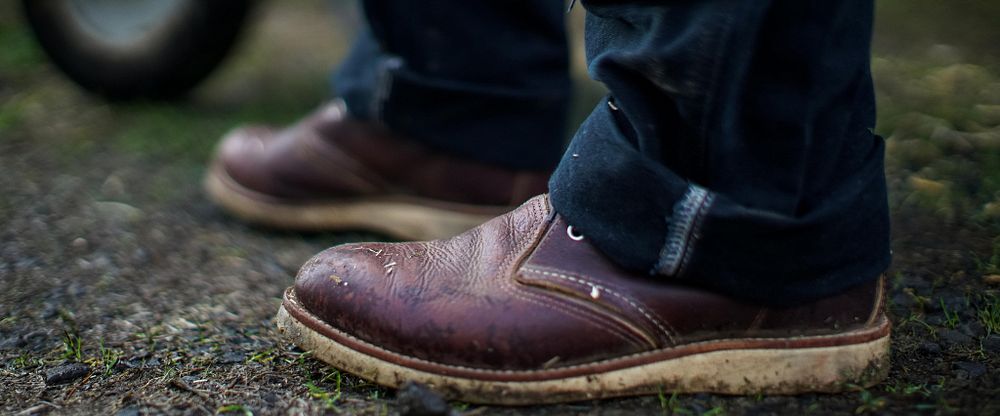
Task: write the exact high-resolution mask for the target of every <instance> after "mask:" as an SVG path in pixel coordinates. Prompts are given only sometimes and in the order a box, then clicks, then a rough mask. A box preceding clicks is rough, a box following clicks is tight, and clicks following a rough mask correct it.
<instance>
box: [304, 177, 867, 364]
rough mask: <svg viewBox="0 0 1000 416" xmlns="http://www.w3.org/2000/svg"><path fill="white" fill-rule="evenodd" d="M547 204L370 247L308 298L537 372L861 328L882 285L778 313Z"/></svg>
mask: <svg viewBox="0 0 1000 416" xmlns="http://www.w3.org/2000/svg"><path fill="white" fill-rule="evenodd" d="M567 226H568V224H566V223H565V222H564V221H563V220H562V218H561V217H560V216H558V215H557V214H554V213H553V212H552V211H551V207H550V205H549V202H548V199H547V196H545V195H542V196H538V197H536V198H533V199H531V200H529V201H528V202H526V203H525V204H524V205H522V206H521V207H519V208H517V209H515V210H514V211H512V212H510V213H508V214H506V215H503V216H501V217H497V218H495V219H493V220H491V221H490V222H487V223H485V224H483V225H481V226H479V227H477V228H475V229H472V230H470V231H468V232H466V233H464V234H461V235H458V236H456V237H453V238H450V239H447V240H438V241H431V242H418V243H394V244H391V243H362V244H349V245H343V246H338V247H334V248H331V249H329V250H326V251H324V252H322V253H320V254H318V255H317V256H316V257H314V258H313V259H312V260H310V261H309V262H308V263H306V265H305V266H303V268H302V270H301V271H300V272H299V275H298V278H297V280H296V283H295V289H294V290H295V292H296V295H297V297H298V299H299V300H300V301H301V302H302V305H303V306H305V308H307V309H308V310H309V311H310V312H311V313H312V314H314V315H315V316H317V317H319V318H320V319H322V320H323V321H325V322H327V323H328V324H330V325H331V326H333V327H335V328H337V329H339V330H340V331H343V332H346V333H347V334H350V335H352V336H354V337H356V338H358V339H361V340H363V341H365V342H368V343H370V344H372V345H376V346H378V347H380V348H382V349H385V350H388V351H391V352H394V353H398V354H402V355H406V356H410V357H415V358H419V359H423V360H427V361H431V362H434V363H439V364H445V365H453V366H462V367H470V368H480V369H490V370H535V369H542V368H558V367H563V366H570V365H575V364H584V363H591V362H595V361H599V360H605V359H610V358H615V357H622V356H625V355H629V354H635V353H640V352H644V351H650V350H656V349H662V348H668V347H672V346H679V345H685V344H690V343H693V342H698V341H706V340H717V339H739V338H741V337H770V336H774V337H788V336H803V335H817V334H828V333H836V332H842V331H845V330H850V329H851V328H860V327H862V326H864V325H866V324H868V323H870V322H869V321H870V320H871V319H872V318H873V317H874V316H875V313H876V311H877V308H878V307H879V306H878V305H879V299H880V296H881V295H880V286H879V285H878V284H874V283H873V284H870V285H866V286H864V287H859V288H856V289H854V290H852V291H851V292H849V293H845V294H841V295H838V296H834V297H831V298H829V299H824V300H821V301H819V302H816V303H812V304H809V305H803V306H800V307H796V308H786V309H771V308H767V307H764V306H760V305H752V304H749V303H745V302H741V301H739V300H735V299H731V298H727V297H724V296H721V295H717V294H714V293H712V292H708V291H705V290H702V289H698V288H696V287H692V286H685V285H679V284H677V283H674V282H670V281H666V280H663V279H662V278H654V277H650V276H646V275H642V274H635V273H628V272H626V271H623V270H621V269H619V268H618V267H617V266H615V265H614V264H613V263H612V262H610V261H609V260H608V259H607V258H605V257H604V256H603V255H602V254H600V253H599V252H597V251H596V250H595V249H594V248H593V247H592V246H591V245H590V244H589V243H588V242H587V241H586V237H584V239H583V240H582V241H574V240H573V239H571V238H569V236H568V234H567V233H566V227H567Z"/></svg>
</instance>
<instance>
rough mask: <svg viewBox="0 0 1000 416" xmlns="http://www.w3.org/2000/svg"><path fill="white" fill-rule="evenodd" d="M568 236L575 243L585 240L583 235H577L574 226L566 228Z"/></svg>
mask: <svg viewBox="0 0 1000 416" xmlns="http://www.w3.org/2000/svg"><path fill="white" fill-rule="evenodd" d="M566 235H568V236H569V239H570V240H573V241H580V240H583V234H579V233H577V232H576V230H574V229H573V226H572V225H570V226H568V227H566Z"/></svg>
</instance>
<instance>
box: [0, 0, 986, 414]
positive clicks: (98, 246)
mask: <svg viewBox="0 0 1000 416" xmlns="http://www.w3.org/2000/svg"><path fill="white" fill-rule="evenodd" d="M11 3H12V2H5V3H3V4H2V5H0V413H2V414H23V415H27V414H67V415H68V414H117V415H139V414H214V413H223V414H329V413H334V414H340V413H344V414H396V413H400V412H407V411H413V410H415V409H416V410H419V406H417V405H416V404H415V403H417V402H419V401H420V400H419V399H421V398H422V399H426V400H432V399H433V397H426V396H421V395H420V394H419V393H416V394H407V395H402V396H407V397H402V398H400V397H397V396H399V395H397V393H396V392H393V391H391V390H387V389H383V388H379V387H376V386H373V385H370V384H367V383H365V382H363V381H361V380H359V379H358V378H355V377H353V376H351V375H349V374H344V373H340V372H338V371H336V370H333V369H330V368H327V367H325V366H323V365H321V364H319V363H318V362H316V361H314V360H313V359H311V358H310V356H309V353H308V352H303V351H300V350H298V349H296V348H295V347H294V346H292V345H290V344H288V343H286V342H284V341H282V340H281V338H279V337H278V334H277V332H276V330H275V328H274V323H273V320H272V318H273V315H274V313H275V311H276V310H277V307H278V304H279V302H280V295H281V292H282V290H283V289H284V288H285V287H286V286H288V285H289V284H291V282H292V279H293V276H294V274H295V272H296V270H297V269H298V267H299V266H300V265H301V264H302V263H303V262H304V261H305V260H307V259H308V258H309V257H310V256H312V254H314V253H316V252H318V251H319V250H321V249H323V248H326V247H327V246H330V245H333V244H337V243H342V242H348V241H358V240H366V239H377V238H380V237H379V236H376V235H368V234H361V233H338V234H310V235H303V234H296V233H282V232H275V231H272V230H265V229H259V228H254V227H249V226H247V225H245V224H242V223H240V222H238V221H235V220H233V219H231V218H229V217H227V216H226V215H224V214H223V213H222V212H220V211H219V210H218V209H216V208H215V207H213V206H212V205H210V204H209V203H208V202H207V201H206V199H205V198H204V196H203V194H202V192H201V188H200V178H201V175H202V173H203V172H204V164H205V161H206V160H207V158H208V157H209V155H210V153H211V150H212V148H213V146H214V144H215V140H217V138H218V137H220V136H221V135H222V134H223V133H224V132H225V131H226V130H227V129H229V128H231V127H233V126H235V125H237V124H240V123H244V122H250V121H254V122H271V123H286V122H289V121H292V120H294V119H295V118H297V117H298V116H300V115H301V114H303V113H305V112H306V111H308V110H310V109H311V108H312V107H314V106H315V105H316V104H318V103H319V102H321V100H322V99H323V98H324V97H326V95H327V92H326V77H327V71H328V69H329V68H330V67H331V66H333V65H334V64H335V63H336V62H337V61H338V60H339V59H340V58H341V57H342V56H343V53H344V50H345V41H344V40H345V39H349V37H350V34H351V33H352V31H353V29H354V27H356V25H357V23H356V22H357V12H356V11H355V10H354V9H352V8H351V7H348V6H345V5H337V6H335V7H334V8H333V11H332V12H331V10H330V9H329V8H328V5H327V4H326V3H324V2H305V1H301V2H267V3H264V4H263V5H262V7H261V8H260V10H258V13H257V15H256V17H255V20H254V21H253V22H252V23H251V26H250V29H249V31H248V33H247V35H246V36H245V38H244V41H243V42H242V44H241V46H240V47H239V48H238V49H237V50H236V53H235V54H234V55H233V56H232V57H231V59H229V60H228V61H227V64H226V65H225V67H223V68H222V69H221V70H220V71H219V72H218V73H216V74H215V75H214V76H213V77H212V78H211V79H210V80H209V81H208V82H207V83H206V84H205V85H203V86H202V87H201V88H199V89H198V90H197V91H196V92H195V93H194V94H193V96H192V97H190V98H189V99H187V100H185V101H182V102H179V103H129V104H115V105H112V104H109V103H107V102H104V101H102V100H100V99H99V98H97V97H94V96H91V95H88V94H86V93H83V92H80V91H79V90H77V89H76V88H75V87H74V86H73V85H72V84H70V83H69V82H67V81H66V80H65V79H64V78H62V77H61V76H60V74H59V73H58V72H57V71H56V70H54V69H53V68H52V67H50V66H49V65H48V64H47V62H46V60H45V57H44V56H43V55H42V53H41V52H40V51H39V50H38V49H37V47H36V46H35V45H34V43H33V41H32V38H31V36H30V33H29V32H28V31H27V29H26V28H25V26H24V25H23V23H22V22H21V21H20V19H19V18H18V14H17V13H16V10H15V9H13V8H12V4H11ZM960 3H962V4H963V5H966V6H968V5H976V4H978V5H979V6H977V7H979V8H976V7H971V6H970V7H967V8H964V9H963V8H961V7H941V6H937V8H935V6H934V4H935V2H931V1H925V0H920V1H917V0H907V1H895V2H893V1H890V0H886V1H883V2H880V3H879V5H878V13H879V21H878V25H879V26H878V31H879V33H878V35H877V36H876V39H875V59H874V61H873V71H874V74H875V77H876V84H877V88H878V93H879V110H880V116H879V117H880V118H879V127H878V132H879V133H880V134H882V135H884V136H886V137H887V139H888V147H889V157H888V161H887V170H888V173H889V184H890V188H891V201H890V202H891V204H892V205H891V206H892V210H893V218H894V220H893V235H894V236H893V247H894V253H895V259H894V265H893V266H892V269H891V270H889V272H888V275H889V277H890V281H891V284H892V292H891V294H890V304H889V308H890V312H891V316H892V319H893V323H894V329H893V337H894V338H893V347H892V357H893V358H892V360H893V362H892V370H891V373H890V375H889V378H888V379H887V380H886V381H885V382H884V383H882V384H881V385H879V386H876V387H874V388H869V389H862V388H855V389H852V391H850V392H848V393H843V394H838V395H814V394H810V395H804V396H796V397H786V396H773V397H771V396H759V397H726V396H715V395H705V394H699V395H675V394H673V393H672V392H670V391H664V392H662V393H661V394H660V395H659V396H653V397H640V398H627V399H617V400H606V401H599V402H581V403H572V404H562V405H555V406H544V407H522V408H502V407H482V406H476V405H468V404H465V403H454V402H453V403H448V404H447V405H446V409H447V408H450V409H451V410H452V411H454V412H455V413H457V414H537V415H547V414H602V415H603V414H633V413H646V414H685V415H719V414H806V413H812V414H858V413H879V414H880V413H890V414H983V415H987V414H1000V371H998V369H1000V240H998V237H997V236H998V235H1000V233H998V230H1000V54H998V50H997V49H996V48H998V47H1000V46H997V44H995V40H996V39H1000V29H998V28H996V27H994V26H998V25H996V24H995V23H996V22H997V21H1000V7H997V6H992V5H988V4H986V3H987V2H978V3H977V2H960ZM338 4H339V3H338ZM949 4H951V3H949ZM918 6H919V7H918ZM578 12H579V8H577V11H576V12H575V13H578ZM574 21H575V22H577V21H576V20H574ZM956 21H961V22H963V23H962V24H961V25H959V26H961V27H960V28H958V29H956V28H955V26H956V25H955V24H953V22H956ZM990 22H992V23H990ZM577 23H578V22H577ZM575 24H576V23H575ZM976 25H979V26H976ZM970 27H972V28H977V29H976V30H971V31H972V32H975V34H974V35H969V34H968V33H967V32H968V30H964V29H967V28H970ZM983 39H993V42H988V41H983ZM577 50H578V48H577ZM575 73H576V74H577V76H578V77H579V76H581V75H580V74H581V73H582V72H581V71H580V69H579V67H578V68H577V70H576V71H575ZM580 89H581V91H582V93H581V94H580V97H581V98H580V100H579V101H581V102H583V104H581V105H580V108H589V106H590V102H592V98H593V97H594V96H595V95H596V94H599V93H600V91H599V88H598V87H596V86H594V85H593V84H588V83H584V82H582V81H581V83H580ZM588 100H591V101H588ZM578 116H579V115H578ZM414 396H416V399H414V398H413V397H414ZM425 410H427V409H425Z"/></svg>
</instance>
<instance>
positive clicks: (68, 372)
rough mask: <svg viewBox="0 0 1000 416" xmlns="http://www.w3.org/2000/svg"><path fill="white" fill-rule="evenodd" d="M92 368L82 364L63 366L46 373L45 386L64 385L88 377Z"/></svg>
mask: <svg viewBox="0 0 1000 416" xmlns="http://www.w3.org/2000/svg"><path fill="white" fill-rule="evenodd" d="M89 372H90V366H89V365H86V364H82V363H69V364H63V365H61V366H58V367H53V368H50V369H49V371H46V372H45V384H62V383H68V382H70V381H73V380H76V379H78V378H80V377H83V376H85V375H87V373H89Z"/></svg>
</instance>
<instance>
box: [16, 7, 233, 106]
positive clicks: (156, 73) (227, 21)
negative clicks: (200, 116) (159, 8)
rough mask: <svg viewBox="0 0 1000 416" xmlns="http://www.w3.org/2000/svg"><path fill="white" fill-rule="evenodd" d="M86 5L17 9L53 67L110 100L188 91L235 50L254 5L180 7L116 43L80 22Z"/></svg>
mask: <svg viewBox="0 0 1000 416" xmlns="http://www.w3.org/2000/svg"><path fill="white" fill-rule="evenodd" d="M85 1H86V0H22V5H23V9H24V14H25V16H26V17H27V19H28V22H29V23H30V25H31V28H32V30H34V32H35V36H36V37H37V38H38V42H39V43H40V44H41V46H42V49H44V50H45V52H46V53H47V54H48V55H49V57H50V58H51V59H52V61H53V62H54V63H55V65H56V66H57V67H59V69H60V70H62V71H63V72H64V73H66V75H67V76H69V78H70V79H72V80H73V81H75V82H76V83H77V84H79V85H80V86H82V87H84V88H86V89H88V90H90V91H93V92H95V93H97V94H100V95H102V96H104V97H106V98H109V99H114V100H128V99H170V98H176V97H179V96H181V95H183V94H184V93H186V92H187V91H189V90H190V89H191V88H192V87H194V86H195V85H196V84H198V82H199V81H201V80H202V79H204V78H205V77H206V76H208V74H209V73H210V72H211V71H212V70H213V69H214V68H215V67H216V66H218V65H219V63H220V62H221V61H222V59H223V58H224V57H225V56H226V54H227V53H228V52H229V50H230V49H231V47H232V46H233V45H234V44H235V43H236V40H237V38H238V37H239V33H240V28H241V27H242V26H243V21H244V19H245V18H246V16H247V14H248V11H249V10H250V8H251V6H252V3H253V2H252V1H251V0H178V1H177V2H176V3H173V4H175V5H176V6H169V7H170V8H169V12H166V13H165V15H166V17H165V18H162V19H161V18H159V17H157V18H156V19H157V20H156V23H155V24H151V25H149V26H146V27H144V28H143V29H138V30H140V31H141V32H138V33H141V34H142V35H141V36H138V37H137V38H136V37H129V35H127V36H126V37H127V40H126V41H122V40H121V39H118V40H117V42H115V41H112V40H111V39H110V38H112V37H113V36H115V35H102V34H100V33H98V32H96V31H95V29H94V27H96V26H95V24H94V23H88V22H86V21H85V20H87V19H86V18H85V17H81V12H80V10H81V8H80V7H79V4H80V3H81V2H85ZM90 13H92V14H91V15H90V16H93V12H92V11H90ZM111 14H113V13H111ZM126 14H127V13H126ZM109 15H110V14H107V13H106V14H104V15H103V16H98V18H97V20H101V19H106V18H107V16H109ZM91 21H93V20H91ZM88 25H89V26H88ZM138 26H139V25H136V27H138ZM128 33H132V32H128ZM102 36H105V37H102ZM118 36H119V37H121V35H118Z"/></svg>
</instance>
